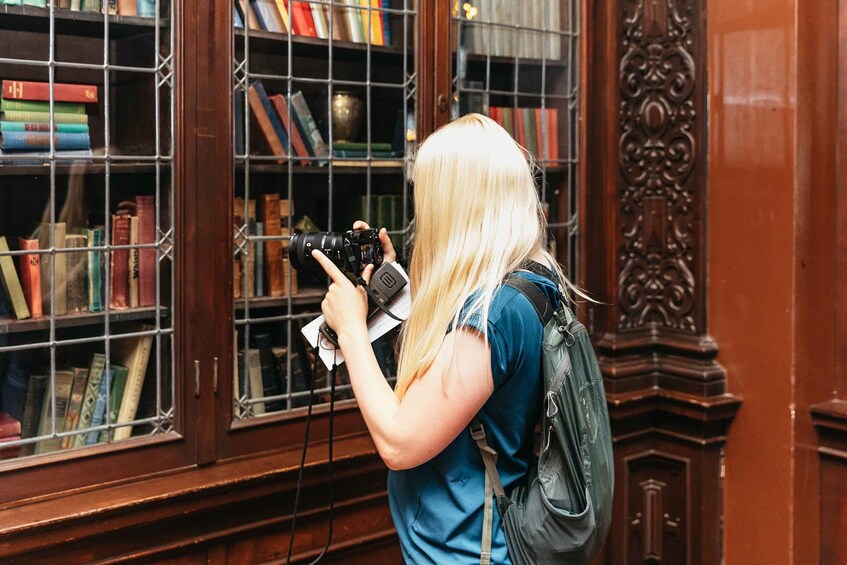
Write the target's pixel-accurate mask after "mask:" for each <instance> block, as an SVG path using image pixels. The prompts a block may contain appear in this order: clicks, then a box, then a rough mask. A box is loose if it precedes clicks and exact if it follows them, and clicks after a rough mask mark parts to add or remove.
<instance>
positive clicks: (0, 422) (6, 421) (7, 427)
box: [0, 412, 21, 438]
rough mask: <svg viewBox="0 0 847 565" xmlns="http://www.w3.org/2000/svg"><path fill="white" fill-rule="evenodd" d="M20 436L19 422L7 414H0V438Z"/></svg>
mask: <svg viewBox="0 0 847 565" xmlns="http://www.w3.org/2000/svg"><path fill="white" fill-rule="evenodd" d="M20 435H21V422H20V421H19V420H18V419H17V418H15V417H14V416H12V415H11V414H9V413H7V412H0V438H4V437H9V436H20Z"/></svg>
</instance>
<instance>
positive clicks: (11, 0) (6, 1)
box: [0, 0, 22, 6]
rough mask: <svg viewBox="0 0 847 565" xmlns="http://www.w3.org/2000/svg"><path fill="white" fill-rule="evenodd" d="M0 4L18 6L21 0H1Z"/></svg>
mask: <svg viewBox="0 0 847 565" xmlns="http://www.w3.org/2000/svg"><path fill="white" fill-rule="evenodd" d="M0 4H9V5H10V6H20V5H21V4H22V2H21V0H3V1H2V2H0Z"/></svg>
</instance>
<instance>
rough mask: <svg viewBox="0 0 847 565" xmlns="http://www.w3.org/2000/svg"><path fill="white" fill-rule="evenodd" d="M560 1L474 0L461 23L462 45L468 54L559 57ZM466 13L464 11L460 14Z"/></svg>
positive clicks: (531, 57) (536, 57)
mask: <svg viewBox="0 0 847 565" xmlns="http://www.w3.org/2000/svg"><path fill="white" fill-rule="evenodd" d="M560 3H561V2H560V0H524V1H523V2H514V1H513V0H475V1H474V2H473V4H474V7H475V12H473V13H474V16H473V17H471V18H468V19H466V20H465V21H463V22H462V30H463V37H462V40H463V41H462V42H461V45H463V46H464V48H465V49H466V51H467V52H468V53H473V54H479V55H489V54H490V55H493V56H499V57H522V58H530V59H542V58H544V59H548V60H558V59H561V58H562V39H561V35H560V34H559V33H558V32H561V31H562V29H563V25H562V21H561V10H560ZM468 15H469V14H467V13H465V14H463V17H467V16H468ZM487 24H494V25H487ZM514 26H518V27H514ZM519 28H523V29H519ZM542 30H544V31H546V32H552V33H543V32H542Z"/></svg>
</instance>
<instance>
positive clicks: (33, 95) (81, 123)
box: [0, 80, 97, 157]
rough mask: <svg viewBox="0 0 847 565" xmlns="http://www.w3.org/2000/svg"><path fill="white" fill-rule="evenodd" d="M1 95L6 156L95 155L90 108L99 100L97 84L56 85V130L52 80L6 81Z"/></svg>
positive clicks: (0, 142)
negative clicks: (90, 123)
mask: <svg viewBox="0 0 847 565" xmlns="http://www.w3.org/2000/svg"><path fill="white" fill-rule="evenodd" d="M2 88H3V90H2V97H0V152H2V155H4V156H13V155H14V156H30V157H32V156H36V157H43V156H45V155H49V150H50V142H51V138H52V141H53V147H54V149H55V153H56V155H57V156H59V157H62V156H81V155H83V156H84V155H90V154H91V137H90V135H89V134H90V131H89V125H88V113H87V111H88V109H89V108H90V107H91V105H92V104H96V103H97V87H96V86H94V85H79V84H62V83H54V84H53V105H52V110H53V114H52V118H53V131H52V132H51V131H50V117H51V114H50V109H51V106H50V83H49V82H24V81H13V80H4V81H3V83H2Z"/></svg>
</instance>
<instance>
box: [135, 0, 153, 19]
mask: <svg viewBox="0 0 847 565" xmlns="http://www.w3.org/2000/svg"><path fill="white" fill-rule="evenodd" d="M135 6H136V11H137V13H138V15H139V16H141V17H142V18H155V17H156V0H138V3H137V4H136V5H135Z"/></svg>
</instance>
